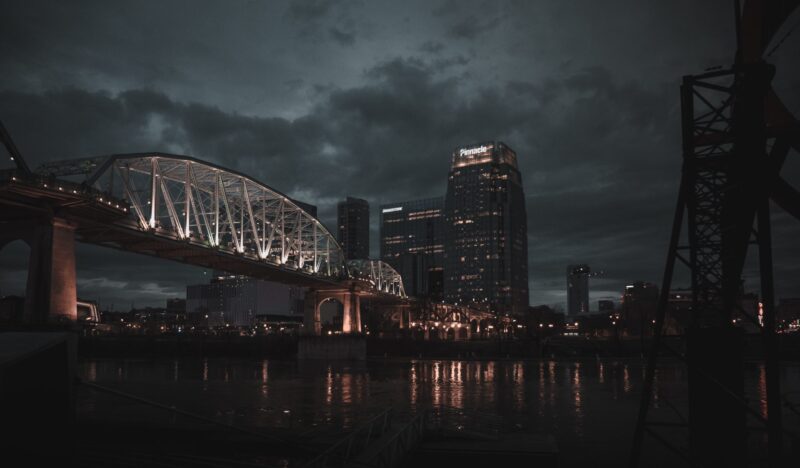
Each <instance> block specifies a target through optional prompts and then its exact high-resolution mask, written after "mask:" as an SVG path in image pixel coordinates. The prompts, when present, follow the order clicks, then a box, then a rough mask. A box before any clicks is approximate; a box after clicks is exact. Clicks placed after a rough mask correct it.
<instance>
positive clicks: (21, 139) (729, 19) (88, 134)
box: [0, 0, 800, 310]
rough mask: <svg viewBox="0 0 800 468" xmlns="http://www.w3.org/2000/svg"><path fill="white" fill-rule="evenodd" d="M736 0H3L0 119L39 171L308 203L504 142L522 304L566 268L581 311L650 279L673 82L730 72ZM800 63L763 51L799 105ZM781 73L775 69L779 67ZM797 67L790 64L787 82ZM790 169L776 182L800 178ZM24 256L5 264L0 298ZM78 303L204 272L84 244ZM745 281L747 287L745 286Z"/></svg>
mask: <svg viewBox="0 0 800 468" xmlns="http://www.w3.org/2000/svg"><path fill="white" fill-rule="evenodd" d="M731 4H732V2H731V1H727V0H720V1H705V2H697V1H695V0H677V1H668V2H667V1H662V0H648V1H642V0H624V1H623V0H618V1H603V2H597V1H559V0H548V1H533V0H531V1H513V0H509V1H430V0H423V1H402V2H400V1H366V0H364V1H341V2H328V1H320V0H309V1H295V2H277V1H196V0H193V1H157V2H156V1H139V2H111V1H97V2H89V1H83V2H63V1H53V2H41V1H30V0H23V1H13V0H12V1H6V2H4V7H3V14H2V16H0V119H2V121H3V122H4V123H5V125H6V127H7V128H8V130H9V131H10V133H11V134H12V135H13V137H14V138H15V140H16V143H17V146H18V147H19V148H20V150H21V151H22V153H23V154H24V156H25V157H26V158H27V159H28V161H29V164H30V165H31V166H36V165H38V164H39V163H41V162H43V161H47V160H55V159H63V158H74V157H82V156H92V155H98V154H108V153H125V152H143V151H151V150H152V151H163V152H172V153H181V154H188V155H192V156H195V157H198V158H201V159H206V160H209V161H213V162H215V163H218V164H221V165H223V166H226V167H230V168H233V169H236V170H238V171H241V172H245V173H247V174H251V175H253V176H254V177H255V178H257V179H259V180H261V181H263V182H265V183H267V184H268V185H271V186H273V187H275V188H276V189H278V190H281V191H283V192H285V193H287V194H289V195H290V196H293V197H295V198H298V199H301V200H305V201H307V202H310V203H313V204H316V205H317V206H318V207H319V210H320V218H321V219H322V220H323V221H324V222H326V224H328V225H329V226H332V225H334V223H333V219H334V216H335V203H336V202H337V201H338V200H340V199H342V198H344V197H345V196H347V195H352V196H358V197H363V198H366V199H368V200H369V201H370V203H371V204H372V207H373V223H372V224H373V226H372V227H373V239H372V240H373V242H372V251H373V254H374V255H377V253H378V252H377V250H378V244H377V229H378V226H377V206H378V205H380V204H382V203H388V202H394V201H402V200H410V199H414V198H421V197H428V196H436V195H440V194H443V192H444V190H445V186H446V177H447V171H448V162H449V153H450V151H451V150H452V149H453V148H454V147H456V146H458V145H463V144H468V143H471V142H476V141H483V140H493V139H498V140H502V141H504V142H506V143H507V144H508V145H510V146H511V147H512V148H514V149H515V150H516V151H517V153H518V156H519V163H520V170H521V172H522V174H523V182H524V188H525V193H526V197H527V210H528V226H529V228H528V229H529V232H528V234H529V255H530V258H529V262H530V288H531V302H532V303H533V304H542V303H544V304H560V303H563V302H564V298H565V291H564V289H565V279H564V271H565V267H566V265H567V264H568V263H574V262H581V263H588V264H590V265H591V266H592V267H593V268H594V269H596V270H600V269H602V270H604V272H605V274H604V276H602V277H598V278H594V279H593V280H592V288H593V291H592V299H593V300H594V299H600V298H604V297H612V298H617V297H618V296H619V294H620V292H621V290H622V289H623V287H624V285H625V283H627V282H630V281H633V280H646V281H653V282H660V279H661V271H662V269H663V263H664V258H665V254H666V247H667V242H668V236H669V226H670V222H671V216H672V211H673V209H674V204H675V197H676V192H677V188H678V180H679V167H680V130H679V103H678V85H679V83H680V78H681V76H682V75H686V74H691V73H699V72H702V71H703V70H704V69H706V68H708V67H712V66H715V65H726V64H729V63H730V62H731V61H732V57H733V49H734V42H735V41H734V31H733V13H732V7H731ZM798 56H800V37H790V38H789V40H787V41H786V43H784V45H782V46H781V47H780V48H779V49H778V50H777V51H776V52H775V53H774V54H773V56H772V57H770V60H771V61H772V62H773V63H776V64H777V65H778V67H779V72H778V76H777V78H776V82H775V87H776V88H777V89H778V91H779V93H780V94H781V95H782V96H784V98H785V101H787V104H788V105H789V107H790V108H791V109H792V110H793V111H794V112H795V114H796V115H797V111H798V109H800V106H798V105H797V104H798V103H799V102H800V79H799V77H798V74H797V73H787V72H785V70H786V69H789V68H790V66H791V65H792V64H793V63H795V64H796V63H797V62H796V61H793V60H792V58H795V59H796V57H798ZM787 64H788V65H787ZM794 71H796V69H795V70H794ZM798 159H800V157H798V155H796V154H795V155H793V157H790V161H789V163H788V164H787V167H786V168H785V171H784V175H785V177H786V178H787V179H789V180H790V181H791V182H792V183H793V184H794V185H795V186H800V183H798V182H800V161H798ZM775 218H776V220H775V224H776V225H775V228H774V230H775V236H776V240H775V243H776V246H775V248H776V252H775V258H776V270H777V277H778V296H779V297H781V296H783V297H788V296H800V288H798V285H797V279H798V278H800V246H798V244H800V243H798V242H796V239H797V238H798V237H799V236H800V223H798V222H797V221H795V220H791V219H788V218H787V217H785V216H782V215H781V214H779V213H776V215H775ZM26 254H27V247H25V246H24V244H22V243H19V242H17V243H14V244H10V245H9V246H8V247H6V248H5V249H4V250H3V251H2V252H0V262H2V263H1V264H0V280H1V281H0V294H11V293H20V292H22V290H23V288H24V272H25V269H26V263H27V260H26ZM78 254H79V258H78V270H79V271H78V273H79V290H78V291H79V295H80V296H81V297H84V298H89V299H97V300H100V301H101V303H102V304H103V305H106V306H108V305H110V304H112V303H113V304H114V307H115V308H116V309H117V310H119V309H124V308H127V307H129V306H130V303H132V302H135V304H136V305H137V306H139V305H160V304H163V301H164V299H165V298H167V297H175V296H183V295H184V294H185V285H186V284H187V283H196V282H199V281H204V280H205V278H207V276H204V275H205V273H204V271H203V270H200V269H197V268H193V267H188V266H184V265H179V264H174V263H168V262H165V261H161V260H156V259H151V258H147V257H140V256H136V255H133V254H125V253H120V252H116V251H110V250H104V249H100V248H96V247H91V246H80V247H79V252H78ZM747 285H748V288H750V289H754V288H756V287H757V283H755V282H754V281H753V280H748V283H747Z"/></svg>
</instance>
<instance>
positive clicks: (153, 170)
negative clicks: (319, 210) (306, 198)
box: [89, 154, 347, 279]
mask: <svg viewBox="0 0 800 468" xmlns="http://www.w3.org/2000/svg"><path fill="white" fill-rule="evenodd" d="M89 182H90V183H92V184H94V185H95V186H96V187H97V188H99V189H101V190H103V191H106V192H108V193H110V194H112V195H114V196H117V197H120V198H124V199H126V200H128V202H129V203H130V212H131V216H132V219H133V221H134V222H135V224H136V226H137V228H138V229H139V230H141V231H148V232H152V233H154V234H155V235H157V236H161V237H168V238H171V239H175V240H183V241H188V242H192V243H194V244H201V245H204V246H206V247H208V248H215V249H220V250H223V251H227V252H229V253H231V254H236V255H242V256H245V257H247V258H249V259H251V260H259V261H264V262H267V263H271V264H273V265H278V266H282V267H285V268H288V269H294V270H299V271H302V272H305V273H309V274H318V275H322V276H325V277H329V278H332V279H338V278H343V277H344V276H346V275H347V271H346V269H345V265H344V261H343V258H344V257H343V255H342V251H341V248H340V246H339V244H338V243H337V242H336V239H335V238H334V237H333V236H332V235H331V234H330V232H328V230H327V229H326V228H325V227H324V226H323V225H322V223H320V222H319V221H318V220H317V219H316V218H315V217H313V216H311V215H310V214H308V213H307V212H305V211H304V210H303V209H302V208H300V207H299V206H297V205H296V204H295V203H294V202H293V201H292V200H291V199H289V198H288V197H286V196H284V195H282V194H280V193H277V192H276V191H274V190H272V189H270V188H269V187H266V186H264V185H262V184H260V183H258V182H256V181H254V180H252V179H250V178H248V177H246V176H243V175H241V174H237V173H234V172H231V171H227V170H225V169H222V168H219V167H216V166H213V165H210V164H207V163H203V162H201V161H198V160H195V159H192V158H188V157H180V156H166V155H158V154H153V155H121V156H111V157H109V159H108V160H106V161H105V162H104V163H103V164H101V165H99V166H98V168H97V170H96V172H95V173H94V174H93V175H92V176H91V177H90V178H89Z"/></svg>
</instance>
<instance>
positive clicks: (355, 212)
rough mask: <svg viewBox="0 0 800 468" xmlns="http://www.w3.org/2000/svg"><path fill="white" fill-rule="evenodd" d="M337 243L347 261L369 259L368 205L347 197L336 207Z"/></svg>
mask: <svg viewBox="0 0 800 468" xmlns="http://www.w3.org/2000/svg"><path fill="white" fill-rule="evenodd" d="M337 219H338V229H339V243H340V244H341V246H342V251H343V252H344V257H345V258H346V259H347V260H354V259H364V258H369V203H368V202H367V201H366V200H362V199H360V198H353V197H347V199H346V200H345V201H341V202H339V204H338V206H337Z"/></svg>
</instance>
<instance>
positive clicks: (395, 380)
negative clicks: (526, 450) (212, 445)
mask: <svg viewBox="0 0 800 468" xmlns="http://www.w3.org/2000/svg"><path fill="white" fill-rule="evenodd" d="M797 371H798V366H797V365H792V366H791V367H787V368H785V369H784V372H783V374H784V375H783V380H784V389H786V390H787V391H788V390H789V389H791V388H795V389H797V388H800V372H797ZM80 372H81V374H82V377H84V378H85V379H87V380H89V381H93V382H97V383H99V384H103V385H108V386H113V387H114V388H119V389H121V390H124V391H127V392H130V393H133V394H136V395H140V396H143V397H145V398H150V399H152V400H155V401H158V402H162V403H164V404H168V405H175V406H176V407H178V408H180V409H184V410H187V411H191V412H195V413H198V414H202V415H207V416H208V415H212V416H220V417H222V418H223V419H224V420H226V421H228V422H232V423H236V424H240V425H250V426H256V427H263V428H286V427H293V428H297V427H318V426H323V425H326V424H331V425H334V427H339V428H348V427H352V426H353V425H356V424H358V422H359V420H363V419H364V418H365V417H366V416H368V415H370V414H375V413H377V412H379V411H380V410H382V409H384V408H386V407H388V406H392V407H394V408H395V409H397V410H398V411H399V412H401V413H403V412H413V411H416V410H419V409H421V408H428V407H430V406H435V407H442V408H448V410H452V411H453V412H454V414H457V415H459V416H460V417H463V420H464V421H465V424H467V423H469V422H470V421H473V424H479V423H474V421H482V420H485V419H486V417H492V418H494V419H493V421H496V424H497V426H498V427H497V429H498V430H499V431H500V432H514V431H525V432H535V433H542V434H550V435H554V436H555V437H556V439H557V440H558V445H559V447H560V448H561V451H562V453H565V454H567V456H580V455H581V454H580V453H578V452H580V450H579V449H580V448H581V447H586V446H588V447H590V449H589V450H590V452H591V453H592V454H593V456H599V457H601V458H602V457H604V456H605V457H607V458H608V459H612V458H616V457H624V456H626V454H627V452H628V450H629V444H630V440H631V436H632V431H633V425H634V422H635V417H636V410H637V405H638V402H639V391H640V388H641V381H642V378H643V368H642V362H641V361H639V360H586V361H497V362H495V361H455V360H454V361H448V360H441V361H421V360H410V361H402V360H387V361H368V362H366V363H349V364H348V363H314V362H296V361H273V360H256V359H252V360H248V359H221V358H211V359H163V360H162V359H156V360H119V359H92V360H86V361H83V362H81V363H80ZM747 376H748V381H747V385H746V387H747V391H748V395H749V396H750V397H751V398H752V399H755V400H756V401H758V402H759V403H758V404H759V406H760V410H761V412H762V413H763V414H765V413H766V405H765V403H764V400H765V397H766V395H765V391H764V374H763V368H759V367H756V366H754V365H750V366H748V367H747ZM685 379H686V373H685V371H684V370H683V367H682V366H681V365H680V364H677V363H676V364H672V365H665V366H662V368H661V369H660V370H659V372H658V374H657V379H656V395H657V397H656V398H655V401H654V402H655V403H658V401H659V399H660V398H661V397H662V396H663V397H664V399H665V400H668V401H669V403H670V404H672V405H675V406H677V407H679V408H680V407H684V406H685V398H686V396H685V392H686V382H685ZM140 410H141V408H140V407H137V406H136V405H134V404H130V405H124V404H120V402H119V401H108V402H104V401H102V400H101V399H99V398H98V397H97V396H93V394H87V395H83V396H82V397H81V400H80V411H81V414H83V415H89V416H94V417H112V418H113V417H119V418H128V419H129V418H136V417H141V418H144V416H143V415H140V413H141V411H140ZM476 414H478V415H480V416H481V418H482V419H481V418H475V417H474V415H476ZM126 420H127V419H126ZM481 424H482V423H481ZM474 429H476V430H479V429H480V428H479V427H476V428H474ZM573 449H574V450H573ZM573 451H574V452H575V454H573V453H571V452H573ZM584 452H585V450H584Z"/></svg>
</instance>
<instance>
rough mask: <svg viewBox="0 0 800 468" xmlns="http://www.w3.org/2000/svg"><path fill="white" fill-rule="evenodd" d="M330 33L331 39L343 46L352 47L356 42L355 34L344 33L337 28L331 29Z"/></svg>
mask: <svg viewBox="0 0 800 468" xmlns="http://www.w3.org/2000/svg"><path fill="white" fill-rule="evenodd" d="M328 33H329V34H330V36H331V39H333V40H334V41H336V42H338V43H339V44H341V45H343V46H351V45H353V44H354V43H355V42H356V36H355V34H353V33H349V32H345V31H342V30H341V29H339V28H336V27H333V28H330V29H329V30H328Z"/></svg>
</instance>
